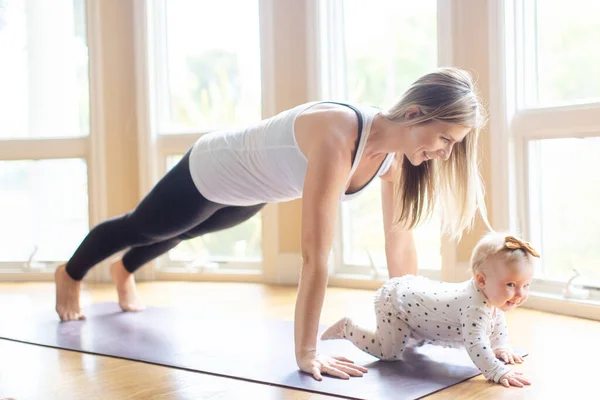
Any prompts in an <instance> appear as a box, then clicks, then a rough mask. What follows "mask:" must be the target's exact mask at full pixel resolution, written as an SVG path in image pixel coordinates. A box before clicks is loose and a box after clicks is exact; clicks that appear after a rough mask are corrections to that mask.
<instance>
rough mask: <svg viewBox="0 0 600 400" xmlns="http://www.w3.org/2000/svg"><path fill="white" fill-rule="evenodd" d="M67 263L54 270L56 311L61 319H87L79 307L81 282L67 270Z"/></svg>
mask: <svg viewBox="0 0 600 400" xmlns="http://www.w3.org/2000/svg"><path fill="white" fill-rule="evenodd" d="M65 267H66V264H62V265H60V266H59V267H58V268H56V271H55V272H54V282H55V284H56V312H57V313H58V316H59V317H60V319H61V321H73V320H77V319H85V315H83V313H82V312H81V308H80V307H79V292H80V290H81V282H80V281H75V280H73V279H72V278H71V277H70V276H69V275H68V274H67V271H65Z"/></svg>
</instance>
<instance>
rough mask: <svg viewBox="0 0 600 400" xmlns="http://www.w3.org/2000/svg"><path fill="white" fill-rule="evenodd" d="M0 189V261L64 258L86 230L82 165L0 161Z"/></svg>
mask: <svg viewBox="0 0 600 400" xmlns="http://www.w3.org/2000/svg"><path fill="white" fill-rule="evenodd" d="M0 188H2V189H1V190H0V221H2V229H0V243H2V246H0V262H19V261H26V260H28V259H29V257H30V255H31V254H33V253H35V255H34V257H33V260H37V261H64V260H68V259H69V257H70V256H71V255H72V254H73V252H74V251H75V249H76V248H77V246H78V245H79V243H80V242H81V240H82V239H83V237H84V236H85V235H86V234H87V232H88V229H89V224H88V192H87V165H86V163H85V161H84V160H81V159H63V160H43V161H30V160H23V161H21V160H19V161H0Z"/></svg>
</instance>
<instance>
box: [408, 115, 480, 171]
mask: <svg viewBox="0 0 600 400" xmlns="http://www.w3.org/2000/svg"><path fill="white" fill-rule="evenodd" d="M470 131H471V128H468V127H465V126H461V125H453V124H449V123H446V122H440V121H430V122H426V123H423V124H418V125H413V126H409V134H408V136H409V141H408V146H407V150H406V153H405V155H406V157H407V158H408V160H409V161H410V163H411V164H412V165H415V166H417V165H420V164H421V163H423V162H425V161H428V160H432V159H441V160H444V161H445V160H447V159H448V158H449V157H450V154H451V153H452V148H453V147H454V145H455V144H456V143H458V142H462V141H463V139H464V138H465V137H466V136H467V134H468V133H469V132H470Z"/></svg>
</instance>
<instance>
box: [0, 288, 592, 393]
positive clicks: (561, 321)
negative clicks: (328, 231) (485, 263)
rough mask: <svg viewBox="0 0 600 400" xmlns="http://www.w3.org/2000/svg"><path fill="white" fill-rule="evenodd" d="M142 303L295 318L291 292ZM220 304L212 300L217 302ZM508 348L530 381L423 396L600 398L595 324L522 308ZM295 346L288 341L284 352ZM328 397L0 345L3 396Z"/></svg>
mask: <svg viewBox="0 0 600 400" xmlns="http://www.w3.org/2000/svg"><path fill="white" fill-rule="evenodd" d="M139 287H140V293H141V296H142V298H143V299H144V300H145V303H146V304H149V305H155V306H175V307H176V306H178V305H183V304H185V305H189V304H190V303H192V304H193V305H197V306H198V307H212V308H213V309H216V310H222V311H228V310H229V311H232V312H233V311H234V310H238V309H239V305H240V302H243V304H244V309H245V311H246V312H247V313H248V314H253V315H256V316H264V317H269V318H279V319H282V320H291V319H292V316H293V311H294V300H295V294H296V290H295V288H289V287H271V286H264V285H257V284H232V283H200V282H194V283H187V282H186V283H175V282H159V283H146V284H141V285H140V286H139ZM372 296H373V292H371V291H360V290H347V289H336V288H330V289H329V290H328V294H327V299H326V304H325V309H324V312H323V315H322V322H323V323H329V322H333V321H336V320H337V319H338V318H339V317H340V316H342V315H345V314H351V315H356V316H359V317H361V316H365V315H369V313H370V312H372ZM115 299H116V294H114V293H113V290H112V288H111V287H110V286H108V285H88V286H87V287H86V289H85V292H84V295H83V302H84V304H89V303H91V302H96V301H113V300H115ZM217 299H218V300H217ZM0 302H3V303H4V302H8V303H4V304H14V307H15V310H18V307H19V304H24V303H26V304H28V305H30V306H31V305H36V306H37V305H42V306H43V307H47V308H48V312H53V307H54V304H53V303H54V288H53V286H52V285H51V284H49V283H31V284H0ZM507 316H508V323H509V328H510V332H511V337H512V342H513V344H516V345H518V346H520V347H524V348H526V349H527V350H528V351H529V353H530V356H529V357H527V360H526V362H525V364H523V365H521V366H518V367H516V369H517V370H519V371H522V372H523V373H524V374H525V375H526V376H527V377H528V378H530V379H531V380H532V382H533V385H532V386H530V387H528V388H525V389H518V388H510V389H505V388H503V387H501V386H499V385H496V384H492V383H489V382H486V381H485V380H484V379H483V378H482V377H481V376H479V377H476V378H473V379H471V380H469V381H467V382H463V383H462V384H459V385H456V386H454V387H452V388H449V389H446V390H444V391H442V392H439V393H436V394H434V395H432V396H430V397H428V399H559V398H570V399H592V398H600V389H599V386H598V383H597V382H596V381H595V380H596V379H598V373H597V367H596V362H597V361H598V359H600V346H599V345H598V341H599V339H600V323H598V322H594V321H588V320H583V319H576V318H570V317H563V316H557V315H552V314H546V313H541V312H537V311H532V310H527V309H518V310H515V311H513V312H511V313H508V315H507ZM291 345H292V344H291V343H290V346H291ZM4 398H13V399H16V400H25V399H35V400H38V399H44V400H46V399H60V400H71V399H78V400H79V399H86V400H95V399H265V400H267V399H290V400H291V399H294V400H296V399H297V400H300V399H302V400H304V399H331V398H333V397H328V396H321V395H315V394H311V393H308V392H303V391H298V390H290V389H283V388H278V387H273V386H268V385H261V384H255V383H250V382H244V381H240V380H235V379H228V378H221V377H215V376H210V375H204V374H201V373H193V372H187V371H180V370H176V369H172V368H166V367H160V366H155V365H149V364H144V363H139V362H132V361H124V360H119V359H114V358H109V357H100V356H92V355H86V354H81V353H77V352H72V351H64V350H55V349H50V348H45V347H39V346H33V345H28V344H21V343H16V342H11V341H6V340H0V399H4Z"/></svg>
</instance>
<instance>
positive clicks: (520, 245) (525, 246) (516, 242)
mask: <svg viewBox="0 0 600 400" xmlns="http://www.w3.org/2000/svg"><path fill="white" fill-rule="evenodd" d="M504 240H505V241H504V246H506V248H508V249H511V250H516V249H522V250H525V251H526V252H527V253H529V254H531V255H532V256H534V257H537V258H540V255H539V253H538V252H537V251H535V249H534V248H533V247H531V244H529V242H526V241H524V240H520V239H517V238H516V237H514V236H507V237H506V238H505V239H504Z"/></svg>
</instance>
